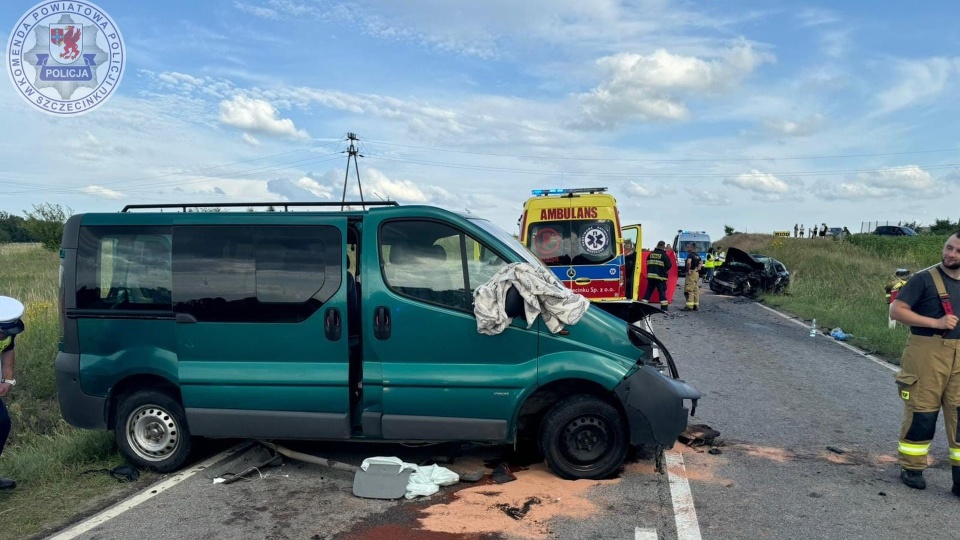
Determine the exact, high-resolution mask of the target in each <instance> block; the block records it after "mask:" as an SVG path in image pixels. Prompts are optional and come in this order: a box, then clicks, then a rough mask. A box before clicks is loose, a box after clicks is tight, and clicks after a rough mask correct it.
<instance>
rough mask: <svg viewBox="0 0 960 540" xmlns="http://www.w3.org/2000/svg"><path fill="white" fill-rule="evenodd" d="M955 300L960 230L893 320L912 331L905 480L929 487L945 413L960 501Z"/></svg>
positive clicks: (902, 447)
mask: <svg viewBox="0 0 960 540" xmlns="http://www.w3.org/2000/svg"><path fill="white" fill-rule="evenodd" d="M951 300H953V301H960V230H958V231H956V232H955V233H953V234H952V235H950V238H948V239H947V242H946V244H944V246H943V251H942V254H941V259H940V264H938V265H936V266H932V267H930V268H928V269H926V270H925V271H920V272H917V273H916V274H914V275H913V277H911V278H910V280H909V281H907V284H906V285H904V286H903V287H901V288H900V292H899V294H897V297H896V299H894V300H893V302H891V303H890V318H891V319H893V320H895V321H898V322H900V323H901V324H904V325H908V326H910V338H909V339H908V340H907V346H906V347H905V348H904V350H903V357H901V359H900V371H899V372H898V373H897V378H896V381H897V387H898V389H899V391H900V398H901V399H902V400H903V403H904V418H903V426H902V427H901V429H900V444H899V447H898V451H899V453H898V462H899V463H900V479H901V480H902V481H903V483H904V484H906V485H907V486H909V487H911V488H914V489H925V488H926V487H927V482H926V480H924V478H923V470H924V469H925V468H926V467H927V454H928V453H929V452H930V441H931V440H933V435H934V432H935V431H936V427H937V416H939V414H940V409H941V408H942V409H943V425H944V428H945V429H946V435H947V441H948V442H949V444H950V465H951V466H952V469H953V490H952V491H953V493H954V495H957V496H960V441H958V438H960V437H958V434H957V412H958V409H960V350H958V347H960V328H958V327H957V316H956V315H954V311H953V306H954V305H955V304H953V303H952V302H951Z"/></svg>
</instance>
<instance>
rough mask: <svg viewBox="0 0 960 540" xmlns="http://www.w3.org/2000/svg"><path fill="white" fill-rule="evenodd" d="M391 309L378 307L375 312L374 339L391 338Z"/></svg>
mask: <svg viewBox="0 0 960 540" xmlns="http://www.w3.org/2000/svg"><path fill="white" fill-rule="evenodd" d="M391 328H392V326H391V324H390V308H388V307H386V306H377V308H376V309H374V310H373V337H375V338H377V339H379V340H384V339H388V338H389V337H390V329H391Z"/></svg>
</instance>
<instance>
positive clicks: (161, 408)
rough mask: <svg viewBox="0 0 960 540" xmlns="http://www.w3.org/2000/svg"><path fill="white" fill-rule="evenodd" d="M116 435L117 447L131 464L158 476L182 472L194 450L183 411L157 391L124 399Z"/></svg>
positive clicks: (172, 400) (175, 402)
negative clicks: (181, 468)
mask: <svg viewBox="0 0 960 540" xmlns="http://www.w3.org/2000/svg"><path fill="white" fill-rule="evenodd" d="M113 431H114V436H115V437H116V440H117V446H119V447H120V451H121V452H123V454H124V455H125V456H126V457H127V459H129V460H130V462H131V463H133V464H134V465H136V466H138V467H140V468H144V469H150V470H153V471H157V472H171V471H175V470H177V469H179V468H180V467H181V466H182V465H183V463H184V461H186V459H187V456H188V455H189V454H190V448H191V446H192V444H191V440H190V430H189V429H188V428H187V421H186V416H185V414H184V412H183V407H182V406H181V405H180V403H179V402H178V401H177V400H176V399H174V398H172V397H170V396H169V395H168V394H165V393H163V392H157V391H155V390H141V391H139V392H134V393H132V394H128V395H126V396H124V397H123V398H121V401H120V406H119V407H118V408H117V420H116V424H115V425H114V428H113Z"/></svg>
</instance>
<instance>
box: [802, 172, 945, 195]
mask: <svg viewBox="0 0 960 540" xmlns="http://www.w3.org/2000/svg"><path fill="white" fill-rule="evenodd" d="M950 190H951V189H950V187H949V186H948V185H947V184H946V183H945V182H943V181H938V180H936V179H934V178H933V176H931V175H930V173H928V172H927V171H925V170H923V169H922V168H920V167H919V166H917V165H907V166H905V167H897V168H891V169H882V170H878V171H875V172H870V173H861V174H859V175H857V176H854V177H851V178H847V179H845V180H843V181H841V182H837V183H832V182H829V181H821V182H819V183H818V184H817V185H816V186H815V193H816V194H817V196H818V197H820V198H821V199H827V200H837V199H879V198H886V197H900V196H902V195H909V196H910V197H913V198H932V197H940V196H943V195H945V194H946V193H948V192H949V191H950Z"/></svg>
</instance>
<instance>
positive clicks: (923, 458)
mask: <svg viewBox="0 0 960 540" xmlns="http://www.w3.org/2000/svg"><path fill="white" fill-rule="evenodd" d="M958 343H960V340H957V339H943V338H942V337H940V336H931V337H926V336H915V335H911V336H910V338H909V339H908V340H907V346H906V348H904V350H903V357H902V358H901V359H900V372H899V373H897V377H896V380H897V390H898V391H899V392H900V399H902V400H903V403H904V407H905V408H904V414H903V426H902V427H901V428H900V445H899V448H898V450H899V451H898V456H899V458H898V462H899V463H900V466H901V467H903V468H905V469H914V470H923V469H925V468H926V467H927V454H929V452H930V441H932V440H933V434H934V432H935V431H936V428H937V416H939V414H940V409H943V427H944V428H945V429H946V435H947V441H948V442H949V443H950V465H952V466H953V467H960V442H958V439H960V434H958V433H957V409H958V408H960V352H958V349H957V344H958ZM955 470H956V469H955Z"/></svg>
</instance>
